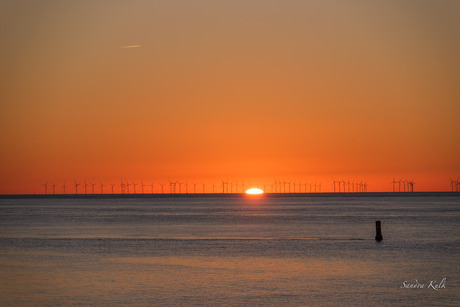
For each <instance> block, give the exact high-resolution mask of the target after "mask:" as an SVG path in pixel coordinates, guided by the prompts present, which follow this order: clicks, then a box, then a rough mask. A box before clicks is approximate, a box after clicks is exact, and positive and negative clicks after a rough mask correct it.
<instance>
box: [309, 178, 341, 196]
mask: <svg viewBox="0 0 460 307" xmlns="http://www.w3.org/2000/svg"><path fill="white" fill-rule="evenodd" d="M332 181H334V193H335V179H334V177H332ZM310 192H311V191H310Z"/></svg>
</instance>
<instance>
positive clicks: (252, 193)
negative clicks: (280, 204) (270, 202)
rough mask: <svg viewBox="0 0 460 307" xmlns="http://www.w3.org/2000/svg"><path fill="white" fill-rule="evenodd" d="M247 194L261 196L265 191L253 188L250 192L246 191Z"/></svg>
mask: <svg viewBox="0 0 460 307" xmlns="http://www.w3.org/2000/svg"><path fill="white" fill-rule="evenodd" d="M245 193H246V194H250V195H260V194H263V193H264V191H263V190H261V189H258V188H251V189H249V190H246V192H245Z"/></svg>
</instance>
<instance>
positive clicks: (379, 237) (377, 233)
mask: <svg viewBox="0 0 460 307" xmlns="http://www.w3.org/2000/svg"><path fill="white" fill-rule="evenodd" d="M375 240H376V241H377V242H380V241H382V240H383V237H382V229H381V227H380V221H375Z"/></svg>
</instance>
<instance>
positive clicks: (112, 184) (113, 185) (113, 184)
mask: <svg viewBox="0 0 460 307" xmlns="http://www.w3.org/2000/svg"><path fill="white" fill-rule="evenodd" d="M110 185H111V186H112V194H114V193H113V188H114V187H115V183H111V184H110Z"/></svg>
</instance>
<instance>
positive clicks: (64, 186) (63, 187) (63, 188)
mask: <svg viewBox="0 0 460 307" xmlns="http://www.w3.org/2000/svg"><path fill="white" fill-rule="evenodd" d="M65 188H66V185H65V181H64V184H63V185H62V190H63V193H64V194H65Z"/></svg>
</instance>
